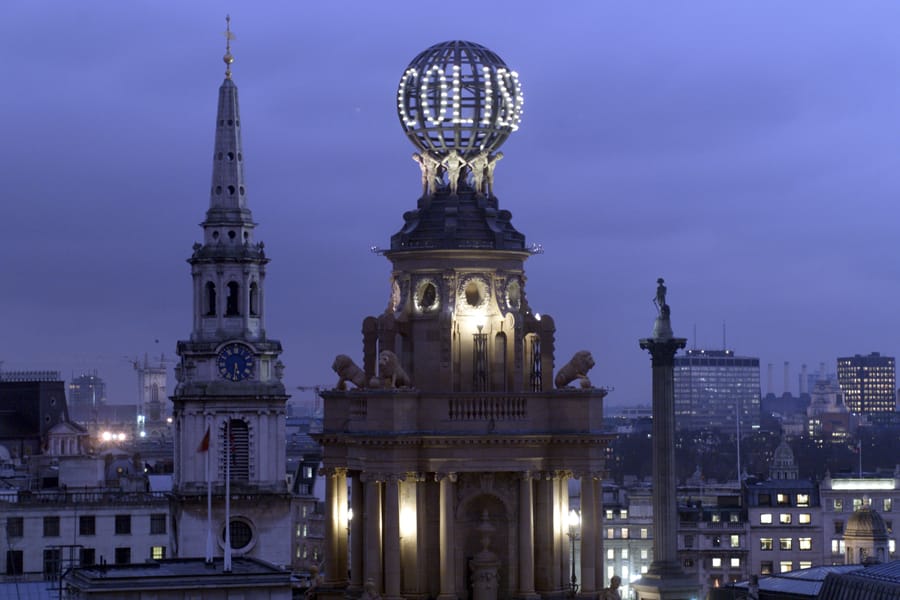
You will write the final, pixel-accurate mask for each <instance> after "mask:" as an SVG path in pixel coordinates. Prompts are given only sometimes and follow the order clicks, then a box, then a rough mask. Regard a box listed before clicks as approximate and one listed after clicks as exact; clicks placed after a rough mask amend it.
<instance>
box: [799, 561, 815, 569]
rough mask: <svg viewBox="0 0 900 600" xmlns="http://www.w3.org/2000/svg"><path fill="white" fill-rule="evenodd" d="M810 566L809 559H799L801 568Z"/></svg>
mask: <svg viewBox="0 0 900 600" xmlns="http://www.w3.org/2000/svg"><path fill="white" fill-rule="evenodd" d="M811 567H812V561H810V560H801V561H800V568H801V569H809V568H811Z"/></svg>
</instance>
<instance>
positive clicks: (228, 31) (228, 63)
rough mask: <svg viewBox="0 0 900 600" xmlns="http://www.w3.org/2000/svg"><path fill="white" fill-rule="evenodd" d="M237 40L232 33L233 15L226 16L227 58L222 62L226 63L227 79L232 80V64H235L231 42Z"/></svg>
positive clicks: (224, 57)
mask: <svg viewBox="0 0 900 600" xmlns="http://www.w3.org/2000/svg"><path fill="white" fill-rule="evenodd" d="M233 39H235V37H234V34H233V33H231V15H225V56H223V57H222V60H223V61H224V62H225V79H231V63H233V62H234V56H232V54H231V40H233Z"/></svg>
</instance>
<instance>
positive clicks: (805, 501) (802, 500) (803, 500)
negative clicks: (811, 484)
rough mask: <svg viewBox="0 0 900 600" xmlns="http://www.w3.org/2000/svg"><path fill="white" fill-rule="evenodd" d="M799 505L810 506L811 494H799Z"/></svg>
mask: <svg viewBox="0 0 900 600" xmlns="http://www.w3.org/2000/svg"><path fill="white" fill-rule="evenodd" d="M797 506H809V494H797Z"/></svg>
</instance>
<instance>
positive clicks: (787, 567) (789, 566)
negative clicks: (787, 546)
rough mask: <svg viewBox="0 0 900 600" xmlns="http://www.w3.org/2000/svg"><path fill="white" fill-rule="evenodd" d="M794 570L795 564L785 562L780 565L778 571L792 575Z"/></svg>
mask: <svg viewBox="0 0 900 600" xmlns="http://www.w3.org/2000/svg"><path fill="white" fill-rule="evenodd" d="M793 568H794V563H793V562H791V561H789V560H783V561H781V562H779V563H778V569H779V571H780V572H781V573H790V572H791V570H792V569H793Z"/></svg>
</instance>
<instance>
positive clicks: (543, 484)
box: [534, 473, 554, 595]
mask: <svg viewBox="0 0 900 600" xmlns="http://www.w3.org/2000/svg"><path fill="white" fill-rule="evenodd" d="M541 475H542V476H541V477H540V478H539V479H538V480H537V481H536V482H535V502H534V587H535V590H536V591H537V592H539V593H541V594H542V595H543V594H547V593H549V592H552V591H553V589H554V588H553V579H552V575H551V571H552V569H553V524H554V510H553V485H552V483H553V482H552V481H550V480H549V479H548V478H547V476H546V473H542V474H541Z"/></svg>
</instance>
